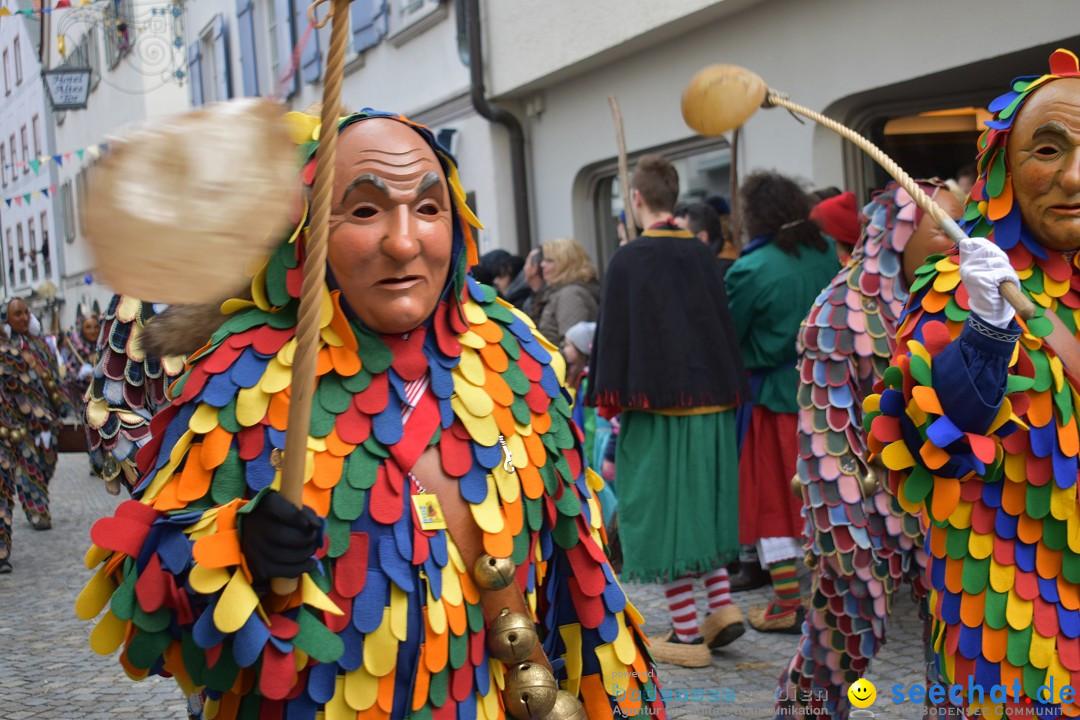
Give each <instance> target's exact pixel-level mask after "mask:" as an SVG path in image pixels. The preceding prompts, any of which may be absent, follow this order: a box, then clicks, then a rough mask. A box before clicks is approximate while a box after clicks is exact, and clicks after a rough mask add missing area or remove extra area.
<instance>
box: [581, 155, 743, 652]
mask: <svg viewBox="0 0 1080 720" xmlns="http://www.w3.org/2000/svg"><path fill="white" fill-rule="evenodd" d="M678 194H679V177H678V173H677V172H676V170H675V168H674V167H673V166H672V165H671V163H670V162H668V161H667V160H665V159H664V158H663V157H661V156H659V155H647V156H645V157H643V158H642V159H641V161H640V162H639V164H638V166H637V168H636V170H635V172H634V174H633V177H632V179H631V183H630V192H629V195H628V198H627V199H628V201H629V204H630V207H631V209H632V211H633V214H634V216H635V219H636V220H637V223H638V225H639V226H641V227H644V228H646V230H645V232H644V233H643V234H642V235H641V237H639V238H638V239H637V240H634V241H633V242H630V243H629V244H627V245H624V246H622V247H620V248H619V250H618V251H617V252H616V253H615V255H614V256H613V257H612V259H611V263H610V265H609V266H608V269H607V275H606V277H605V280H604V296H603V301H602V303H601V306H600V317H599V320H598V323H597V332H596V339H595V342H594V346H593V355H592V371H591V372H592V382H591V385H590V388H589V392H588V400H587V402H588V404H590V405H595V406H597V407H598V408H600V410H601V412H603V413H607V414H614V413H615V412H620V411H621V413H622V416H621V430H620V435H619V439H618V443H617V445H616V456H615V468H616V472H617V474H618V478H619V487H618V496H619V517H618V523H619V537H620V539H621V542H622V550H623V563H624V564H623V571H622V576H623V579H625V580H628V581H639V582H662V583H665V592H666V594H667V598H668V609H669V612H670V614H671V622H672V626H673V629H672V631H671V632H670V633H668V634H667V635H666V636H663V637H659V638H651V642H652V652H653V655H654V657H655V658H656V659H657V660H658V661H660V662H667V663H672V664H677V665H682V666H685V667H703V666H706V665H708V664H710V663H711V662H712V654H711V652H710V648H712V649H715V648H718V647H721V646H723V645H726V644H728V643H730V642H731V641H733V640H735V639H736V638H737V637H739V636H740V635H742V634H743V632H745V625H744V623H743V618H742V613H741V612H740V611H739V609H738V608H737V607H736V606H735V605H734V604H732V602H731V595H730V586H729V583H728V574H727V570H726V569H725V567H724V566H725V565H726V564H727V563H729V562H731V561H732V560H734V559H735V558H736V557H737V555H738V551H739V537H738V454H737V447H736V438H735V414H734V410H733V408H734V406H735V404H736V403H738V402H739V401H740V400H743V399H744V398H745V397H746V396H747V387H746V383H745V377H744V372H743V367H742V362H741V360H740V358H739V353H738V343H737V341H736V339H735V330H734V324H733V322H732V319H731V315H730V313H729V312H728V306H727V296H726V294H725V291H724V278H723V272H722V268H721V266H720V264H719V263H718V262H717V260H716V257H715V256H714V255H713V253H712V252H711V251H710V250H709V248H708V246H707V245H705V243H703V242H701V241H700V240H698V239H697V238H695V237H694V236H693V235H691V234H690V233H689V232H687V231H686V230H682V229H680V228H678V227H677V226H676V225H675V224H674V223H673V220H672V212H673V210H674V207H675V202H676V200H677V198H678ZM695 576H701V577H702V578H703V580H704V584H705V589H706V591H707V595H708V612H707V613H706V615H705V618H704V620H703V621H702V622H700V623H699V621H698V613H697V603H696V601H695V597H694V585H693V578H694V577H695Z"/></svg>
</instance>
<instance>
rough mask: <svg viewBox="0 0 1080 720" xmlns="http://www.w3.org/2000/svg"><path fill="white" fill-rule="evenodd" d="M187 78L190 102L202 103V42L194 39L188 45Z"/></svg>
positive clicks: (196, 104)
mask: <svg viewBox="0 0 1080 720" xmlns="http://www.w3.org/2000/svg"><path fill="white" fill-rule="evenodd" d="M188 79H189V80H190V81H191V104H192V105H193V106H195V107H199V106H201V105H202V104H203V102H204V100H203V86H202V43H201V41H198V40H196V41H195V42H193V43H191V45H189V46H188Z"/></svg>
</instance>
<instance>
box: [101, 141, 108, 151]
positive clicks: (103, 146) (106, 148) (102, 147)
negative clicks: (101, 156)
mask: <svg viewBox="0 0 1080 720" xmlns="http://www.w3.org/2000/svg"><path fill="white" fill-rule="evenodd" d="M101 152H109V143H101Z"/></svg>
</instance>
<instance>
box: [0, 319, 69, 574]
mask: <svg viewBox="0 0 1080 720" xmlns="http://www.w3.org/2000/svg"><path fill="white" fill-rule="evenodd" d="M59 382H60V377H59V373H58V372H57V367H56V356H55V355H54V354H53V352H52V350H51V349H50V348H49V346H48V345H47V344H46V343H45V341H44V340H42V339H41V338H39V337H34V336H33V335H15V336H13V337H12V338H11V339H8V338H7V337H5V336H4V335H3V333H2V332H0V482H2V483H3V488H2V489H0V559H4V558H7V557H8V554H9V553H10V551H11V525H12V520H13V515H14V510H15V503H16V496H18V502H20V503H21V504H22V506H23V511H24V512H25V513H26V519H27V520H29V521H30V523H31V524H32V525H34V526H36V527H37V526H40V527H43V528H44V527H48V526H49V524H50V523H51V515H50V514H49V481H50V480H51V479H52V476H53V471H54V470H55V469H56V446H57V443H58V441H59V433H60V418H61V416H62V415H63V414H64V412H65V410H66V408H67V405H66V403H65V401H64V399H63V396H62V394H61V393H60V390H59V387H58V385H59Z"/></svg>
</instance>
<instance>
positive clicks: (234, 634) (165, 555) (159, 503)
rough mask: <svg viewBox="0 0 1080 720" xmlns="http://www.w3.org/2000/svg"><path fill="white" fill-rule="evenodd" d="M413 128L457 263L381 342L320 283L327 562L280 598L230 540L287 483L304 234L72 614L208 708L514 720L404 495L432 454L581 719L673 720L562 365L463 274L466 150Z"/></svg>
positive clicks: (194, 381)
mask: <svg viewBox="0 0 1080 720" xmlns="http://www.w3.org/2000/svg"><path fill="white" fill-rule="evenodd" d="M371 116H376V117H393V116H386V115H384V114H376V113H371V112H368V111H365V112H364V113H362V114H360V115H359V116H351V117H350V118H347V119H345V120H344V121H343V122H342V124H341V126H340V127H342V128H343V127H345V126H347V124H349V123H350V122H353V121H356V120H358V119H363V118H366V117H371ZM397 119H399V120H401V121H403V122H406V121H404V120H403V119H401V118H397ZM415 127H416V129H417V132H419V133H420V134H421V135H422V136H423V137H424V138H425V140H427V142H428V143H429V144H430V145H431V146H432V147H433V148H435V149H436V151H437V153H438V156H439V159H440V161H441V162H442V165H443V167H444V170H445V171H446V175H447V177H448V178H449V180H450V184H451V189H452V191H453V195H454V198H455V202H454V213H453V218H454V227H455V237H454V248H455V255H454V257H455V260H454V262H455V264H454V265H453V266H452V267H454V271H453V272H452V273H451V275H452V277H451V280H450V283H449V287H448V294H447V295H446V297H445V298H444V300H443V301H442V302H441V303H440V304H439V306H438V308H437V310H436V312H435V313H434V315H433V317H432V318H431V319H430V320H429V321H428V322H427V323H426V324H425V325H424V326H422V327H420V328H418V329H417V330H415V331H413V332H412V333H410V334H409V335H408V338H402V337H385V336H378V335H375V334H373V333H372V332H371V331H369V330H367V329H366V328H364V327H363V326H362V325H361V324H360V323H359V322H358V321H357V320H355V319H353V318H351V317H349V315H348V314H347V313H346V312H344V311H343V309H342V305H341V300H340V296H339V293H338V292H337V291H325V290H324V293H323V298H322V315H321V320H320V322H321V330H320V340H319V362H318V382H317V388H316V391H315V397H314V402H313V407H312V422H311V430H310V436H309V439H308V477H307V480H306V483H305V485H304V502H305V504H306V505H308V506H310V507H312V508H314V509H315V510H316V512H318V513H319V515H320V516H322V517H324V518H325V520H326V538H327V540H326V543H325V545H324V547H323V548H322V549H321V550H320V551H319V552H318V553H317V555H316V557H317V558H318V559H319V567H318V569H317V570H316V571H314V572H312V573H309V574H306V575H304V576H303V578H302V581H301V585H300V588H299V589H298V591H297V592H295V593H294V594H293V595H291V596H289V597H278V596H275V595H271V594H268V593H265V592H262V591H261V590H262V589H256V588H253V587H252V585H251V582H250V577H249V574H248V572H247V569H246V568H245V566H244V559H243V556H242V554H241V551H240V542H239V534H238V528H237V520H238V517H237V516H238V514H239V513H243V511H244V508H245V506H247V505H248V503H249V502H250V501H251V500H252V499H253V498H255V497H256V495H257V494H258V493H259V492H260V491H263V490H265V489H266V488H268V487H272V486H275V485H276V483H277V482H278V475H277V471H276V470H275V468H274V466H273V464H272V463H271V453H272V452H273V450H274V449H275V448H282V447H283V444H284V431H285V423H286V416H287V412H288V405H289V397H290V382H291V370H292V361H293V354H294V352H295V350H296V340H295V330H296V328H295V324H296V311H297V305H298V303H297V300H296V298H297V297H298V295H299V291H300V285H301V275H302V246H303V242H302V240H303V238H304V237H305V235H306V230H305V229H303V228H297V230H296V231H295V233H294V235H293V237H292V238H291V239H290V240H289V242H286V243H283V244H282V245H281V246H280V247H279V248H278V249H277V250H276V252H274V254H273V255H272V256H271V257H270V258H269V259H268V261H267V262H266V264H265V266H264V267H263V268H262V270H261V271H260V272H259V273H258V274H257V276H256V277H255V279H254V281H253V282H252V297H253V299H252V300H251V301H241V300H237V301H230V302H228V303H226V304H225V306H224V308H223V310H224V311H225V312H226V313H227V314H228V315H229V318H228V320H227V321H226V322H225V324H224V325H223V326H222V327H221V328H220V329H219V330H218V331H217V332H216V333H215V334H214V335H213V337H212V339H211V341H210V342H209V343H208V344H207V346H206V347H205V348H204V349H203V350H202V351H200V352H198V353H196V354H195V355H194V356H192V357H191V358H190V359H189V364H188V368H187V371H186V373H185V374H184V376H183V377H181V378H180V379H179V380H178V381H177V382H176V383H175V384H174V385H173V387H172V389H171V394H172V397H173V403H172V404H171V405H170V406H169V407H167V408H166V409H165V410H164V411H162V412H161V413H160V414H159V415H158V416H156V417H155V418H154V421H153V424H152V435H153V440H151V441H150V442H149V443H148V444H147V445H146V446H145V447H144V448H143V449H142V451H141V452H140V456H139V465H140V468H141V469H143V470H144V475H143V478H142V481H141V483H140V486H139V488H138V489H137V491H136V493H135V496H136V498H137V500H130V501H128V502H126V503H124V504H123V505H121V506H120V507H119V508H118V510H117V512H116V515H115V516H114V517H111V518H106V519H103V520H101V521H99V522H98V523H97V524H96V525H95V526H94V528H93V531H92V538H93V540H94V546H93V547H92V548H91V550H90V551H89V553H88V555H87V565H88V567H91V568H95V567H96V568H97V573H96V574H95V576H94V578H93V580H91V582H90V583H89V584H88V585H87V587H86V588H85V590H84V591H83V593H82V595H81V596H80V598H79V600H78V605H77V611H78V614H79V616H80V617H83V618H93V617H96V616H97V615H98V614H99V613H100V612H101V611H102V610H103V609H105V614H104V616H103V617H102V618H101V620H100V621H99V622H98V623H97V625H96V627H95V629H94V631H93V633H92V635H91V644H92V646H93V647H94V648H95V649H96V650H97V651H99V652H102V653H111V652H113V651H115V650H116V649H117V648H120V647H121V646H122V647H123V652H122V654H121V656H120V659H121V662H122V664H123V666H124V667H125V669H126V670H127V672H128V674H129V675H130V676H132V677H134V678H141V677H144V676H146V675H147V674H149V673H158V674H165V675H173V676H175V677H176V678H177V680H178V682H179V683H180V685H181V686H182V687H183V688H184V690H185V691H186V692H188V693H190V692H192V691H195V690H198V689H200V688H202V689H204V691H205V694H206V696H207V705H206V714H207V715H208V716H209V717H215V716H216V717H218V718H232V717H243V718H249V717H250V718H256V717H257V718H285V717H287V718H289V719H290V720H292V719H293V718H315V717H316V713H318V712H323V713H325V717H327V718H345V717H348V718H356V717H364V718H389V717H394V718H402V717H406V716H408V717H410V718H425V717H434V718H456V719H459V720H466V719H471V718H477V717H482V718H500V717H503V715H504V712H503V705H502V699H501V695H500V688H501V687H502V686H503V684H504V678H505V670H504V667H503V665H502V664H501V663H498V662H496V661H494V660H493V659H492V658H491V657H490V656H489V654H488V651H487V649H486V647H485V622H484V617H483V614H482V612H481V607H480V592H479V590H478V588H477V586H476V585H475V584H474V582H473V580H472V578H471V575H470V571H471V568H467V567H466V566H465V564H464V563H463V561H462V558H461V555H460V553H459V552H458V549H457V547H456V546H455V544H454V542H453V540H452V539H451V537H450V535H449V534H448V533H447V532H446V531H442V530H437V531H424V530H421V529H420V527H419V524H418V523H417V522H416V519H415V516H414V511H413V506H412V503H411V502H410V491H411V483H410V482H409V481H408V480H407V479H406V477H405V472H406V471H407V470H408V469H409V468H411V467H412V465H413V463H414V462H415V461H416V459H417V458H418V457H419V456H420V454H421V453H423V452H424V450H425V449H427V448H428V447H437V448H438V450H439V452H440V453H441V457H442V466H443V469H444V470H445V471H446V473H447V474H448V475H450V476H452V477H454V478H457V479H458V486H459V488H460V492H461V497H462V499H463V500H464V501H465V502H467V503H468V504H469V507H470V509H471V511H472V516H473V518H474V520H475V522H476V524H477V525H478V526H479V527H480V528H481V529H482V531H483V538H484V540H483V544H484V548H485V550H486V551H487V552H488V553H489V554H491V555H493V556H495V557H499V558H503V557H510V558H512V559H513V561H514V562H515V563H516V564H517V567H518V569H517V582H518V585H519V586H520V587H521V589H522V590H523V591H524V592H525V594H526V597H527V599H528V602H529V604H530V605H531V607H532V609H533V610H534V612H535V619H536V622H537V624H538V626H539V629H540V632H541V636H542V638H543V644H544V649H545V650H546V652H547V655H548V657H549V658H551V659H552V660H553V663H554V665H555V670H556V676H557V677H558V678H559V679H560V680H561V683H562V686H563V687H564V688H565V689H566V690H568V691H569V692H571V693H573V694H575V695H579V696H580V697H581V699H582V701H583V702H584V704H585V708H586V711H587V713H588V715H589V717H590V718H605V717H612V716H613V709H615V708H619V709H620V710H621V711H623V712H625V713H635V712H639V711H641V710H643V709H644V707H645V706H650V705H651V706H652V707H653V708H655V711H656V712H657V713H659V714H661V715H662V714H663V706H662V703H661V701H660V700H659V699H656V698H658V693H657V692H656V691H657V688H656V686H655V684H654V681H653V680H652V677H653V676H654V675H655V672H654V670H653V666H652V664H651V662H650V660H649V658H648V655H647V651H646V649H645V644H644V639H643V636H642V634H641V632H640V629H639V624H640V622H641V618H640V616H639V615H638V614H637V612H636V611H635V610H634V609H633V607H631V606H630V604H629V603H628V602H627V599H626V596H625V595H624V594H623V591H622V589H621V588H620V587H619V585H618V583H617V582H616V580H615V576H614V574H613V573H612V571H611V569H610V567H609V566H608V563H607V559H606V556H605V552H604V544H603V530H602V522H601V513H600V508H599V506H598V504H597V501H596V499H595V493H596V491H597V490H598V489H600V488H601V487H602V481H601V480H600V479H599V477H598V476H596V475H595V474H594V473H592V472H591V471H587V470H586V469H585V464H584V462H583V460H582V449H581V442H580V437H579V435H578V434H577V433H576V431H575V430H574V428H573V426H572V424H571V422H570V419H569V418H570V407H569V405H568V403H567V398H566V393H565V392H564V390H563V387H562V384H561V382H562V377H561V375H562V372H563V369H564V368H563V363H562V361H561V360H560V357H559V355H558V352H557V351H556V350H555V349H554V348H553V347H552V346H551V345H550V344H548V343H547V341H546V340H544V339H543V338H542V337H541V336H540V335H538V334H537V333H536V332H535V329H534V328H533V327H532V325H531V323H530V322H529V321H528V320H527V319H525V317H524V316H523V315H522V314H520V313H519V312H517V311H516V310H514V309H512V308H511V307H509V306H508V305H506V304H505V303H503V302H502V301H500V300H497V299H496V297H495V292H494V291H493V290H492V289H491V288H488V287H484V286H480V285H478V284H477V283H476V282H475V281H473V280H472V279H471V278H468V279H467V278H466V276H465V269H466V266H467V263H468V262H470V261H475V248H474V246H473V243H472V239H471V235H470V233H469V228H468V224H467V222H466V220H468V218H469V217H471V214H467V213H468V210H467V208H465V206H464V202H463V193H462V192H461V188H460V185H459V184H458V183H457V179H456V178H457V175H456V169H455V167H454V165H453V160H452V158H451V157H450V156H449V155H448V154H446V153H445V152H444V151H442V150H441V148H439V147H438V145H437V144H436V142H435V140H434V138H433V137H432V136H431V134H430V132H429V131H427V129H426V128H422V127H420V126H415ZM312 129H313V135H314V132H317V127H313V128H312ZM309 157H310V154H309ZM425 373H427V374H428V376H429V378H430V390H429V392H427V393H425V394H424V395H423V396H422V398H421V400H420V402H419V404H418V405H417V406H416V408H415V410H413V412H412V415H411V416H410V417H409V420H408V424H407V425H405V426H404V427H403V420H402V402H403V400H404V397H405V391H404V386H405V384H406V383H409V382H410V381H412V380H415V379H417V378H421V377H423V376H424V374H425ZM500 441H503V442H505V443H506V447H507V448H508V449H509V451H510V453H511V457H512V462H513V465H514V468H515V472H513V473H508V472H506V471H505V470H504V469H503V467H502V463H503V460H504V453H503V451H502V448H501V446H500ZM106 606H107V609H106ZM616 696H618V697H620V698H623V699H621V700H616V699H615V698H616ZM642 698H646V699H642ZM319 717H323V716H322V715H320V716H319Z"/></svg>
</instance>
